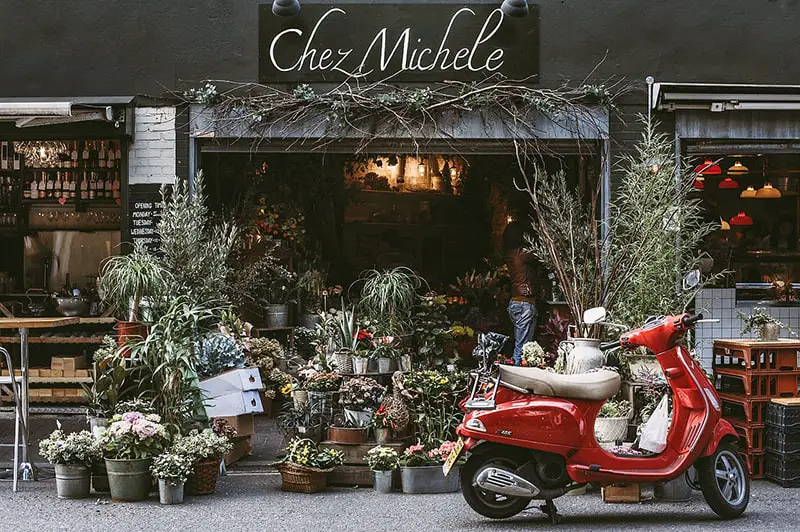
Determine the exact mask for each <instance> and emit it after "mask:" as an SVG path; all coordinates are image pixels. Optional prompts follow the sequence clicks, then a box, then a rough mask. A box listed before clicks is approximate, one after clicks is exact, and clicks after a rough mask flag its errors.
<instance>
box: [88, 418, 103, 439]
mask: <svg viewBox="0 0 800 532" xmlns="http://www.w3.org/2000/svg"><path fill="white" fill-rule="evenodd" d="M107 426H108V418H106V417H97V416H91V417H90V418H89V429H90V430H91V431H92V435H93V436H94V437H95V438H97V437H99V435H100V431H101V429H104V428H106V427H107Z"/></svg>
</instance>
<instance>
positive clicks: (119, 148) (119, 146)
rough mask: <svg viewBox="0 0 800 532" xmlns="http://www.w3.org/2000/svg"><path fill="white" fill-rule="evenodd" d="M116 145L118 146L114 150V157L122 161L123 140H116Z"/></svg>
mask: <svg viewBox="0 0 800 532" xmlns="http://www.w3.org/2000/svg"><path fill="white" fill-rule="evenodd" d="M114 145H115V146H116V148H115V150H114V159H116V160H117V161H121V160H122V142H120V141H116V142H115V143H114Z"/></svg>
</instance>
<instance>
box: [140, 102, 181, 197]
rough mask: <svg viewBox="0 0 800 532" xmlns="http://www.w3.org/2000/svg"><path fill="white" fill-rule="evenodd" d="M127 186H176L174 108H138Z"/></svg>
mask: <svg viewBox="0 0 800 532" xmlns="http://www.w3.org/2000/svg"><path fill="white" fill-rule="evenodd" d="M135 113H136V115H135V129H134V137H133V144H131V146H130V149H129V153H128V155H129V162H128V182H129V184H131V185H138V184H145V183H173V182H174V181H175V172H176V147H175V141H176V138H175V108H174V107H137V108H136V111H135Z"/></svg>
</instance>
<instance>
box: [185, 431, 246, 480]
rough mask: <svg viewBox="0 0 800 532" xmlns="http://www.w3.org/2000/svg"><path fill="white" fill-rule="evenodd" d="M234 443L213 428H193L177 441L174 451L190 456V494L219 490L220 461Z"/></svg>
mask: <svg viewBox="0 0 800 532" xmlns="http://www.w3.org/2000/svg"><path fill="white" fill-rule="evenodd" d="M232 448H233V445H232V444H231V442H230V441H229V440H228V438H226V437H225V436H219V435H217V434H215V433H214V431H213V430H211V429H205V430H203V431H202V432H198V431H197V430H193V431H192V432H190V433H189V434H188V435H186V436H183V437H182V438H179V439H178V441H176V442H175V445H174V446H173V448H172V451H173V452H174V453H176V454H181V455H183V456H186V457H187V458H189V460H190V461H191V463H192V468H193V471H192V473H191V474H190V475H189V477H188V479H187V481H186V493H187V494H188V495H211V494H212V493H214V492H215V491H216V490H217V478H218V476H219V469H220V467H219V466H220V462H221V461H222V457H223V456H225V455H226V454H227V453H228V452H229V451H230V450H231V449H232Z"/></svg>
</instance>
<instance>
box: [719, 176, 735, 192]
mask: <svg viewBox="0 0 800 532" xmlns="http://www.w3.org/2000/svg"><path fill="white" fill-rule="evenodd" d="M719 188H723V189H729V190H730V189H734V188H739V182H738V181H736V180H734V179H732V178H731V177H730V176H726V177H725V179H723V180H722V181H720V182H719Z"/></svg>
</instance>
